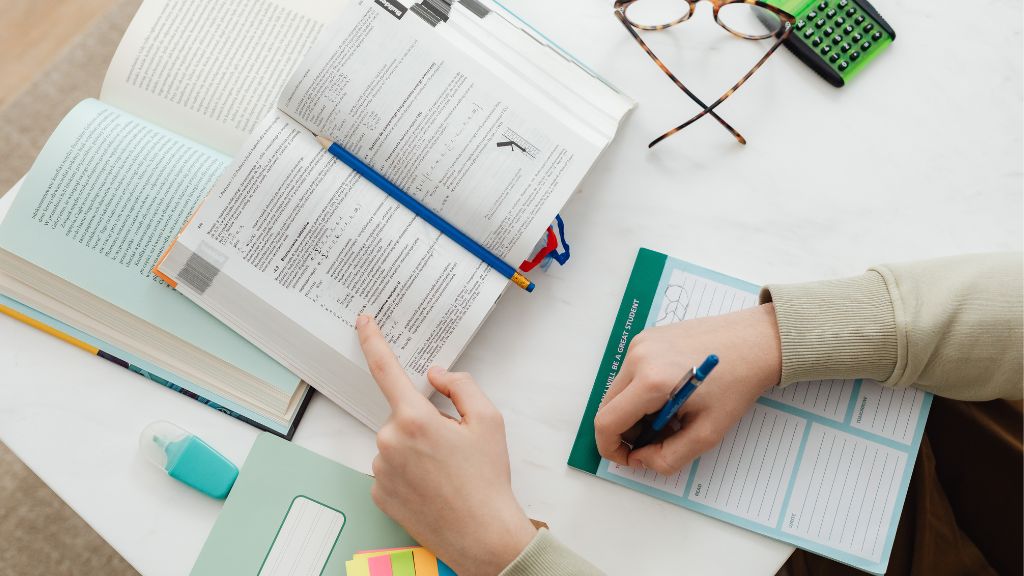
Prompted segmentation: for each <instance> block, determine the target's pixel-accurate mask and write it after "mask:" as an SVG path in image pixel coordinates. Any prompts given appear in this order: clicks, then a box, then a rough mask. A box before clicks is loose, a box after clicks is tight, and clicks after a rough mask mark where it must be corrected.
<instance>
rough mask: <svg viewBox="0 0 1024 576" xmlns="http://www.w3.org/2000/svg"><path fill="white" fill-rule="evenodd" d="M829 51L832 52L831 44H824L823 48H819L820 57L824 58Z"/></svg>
mask: <svg viewBox="0 0 1024 576" xmlns="http://www.w3.org/2000/svg"><path fill="white" fill-rule="evenodd" d="M831 51H832V45H831V44H825V45H824V46H822V47H821V50H820V52H821V55H822V56H824V55H825V54H828V53H829V52H831Z"/></svg>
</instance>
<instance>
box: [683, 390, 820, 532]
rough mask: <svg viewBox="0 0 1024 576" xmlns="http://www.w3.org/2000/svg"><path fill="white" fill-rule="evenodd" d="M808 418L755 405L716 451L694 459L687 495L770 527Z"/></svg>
mask: <svg viewBox="0 0 1024 576" xmlns="http://www.w3.org/2000/svg"><path fill="white" fill-rule="evenodd" d="M804 426H806V420H804V419H803V418H800V417H799V416H794V415H792V414H786V413H785V412H781V411H779V410H775V409H774V408H769V407H767V406H761V405H755V406H754V409H753V410H751V411H750V412H747V414H746V415H745V416H743V418H741V419H740V422H739V424H738V425H736V426H735V427H733V429H732V430H730V431H729V433H728V434H726V435H725V439H724V440H722V443H721V444H719V445H718V446H717V447H716V448H715V449H714V450H712V451H710V452H708V453H706V454H704V455H703V456H701V457H700V459H699V460H698V461H697V474H696V475H695V476H694V479H693V486H692V487H691V488H690V492H689V494H688V495H687V497H688V498H689V499H690V500H692V501H694V502H699V503H701V504H704V505H706V506H710V507H711V508H715V509H717V510H722V511H723V512H728V513H729V514H732V515H734V516H739V517H741V518H746V519H747V520H750V521H753V522H757V523H759V524H763V525H765V526H770V527H774V526H775V524H776V522H777V520H778V517H779V509H780V508H781V507H782V502H783V499H784V498H785V493H786V489H787V488H788V487H789V478H790V476H791V475H792V473H793V466H794V464H795V463H796V455H797V452H798V451H799V448H800V442H801V440H802V439H803V433H804Z"/></svg>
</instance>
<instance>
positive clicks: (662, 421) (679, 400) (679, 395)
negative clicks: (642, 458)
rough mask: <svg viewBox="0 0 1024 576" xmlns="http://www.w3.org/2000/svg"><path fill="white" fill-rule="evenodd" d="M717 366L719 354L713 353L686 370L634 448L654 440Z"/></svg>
mask: <svg viewBox="0 0 1024 576" xmlns="http://www.w3.org/2000/svg"><path fill="white" fill-rule="evenodd" d="M715 366H718V356H715V355H714V354H711V355H710V356H708V357H707V358H705V359H704V362H703V363H702V364H701V365H700V367H699V368H691V369H689V370H688V371H687V372H686V375H684V376H683V378H682V379H681V380H680V381H679V384H680V386H679V388H678V390H676V391H674V392H672V394H670V395H669V399H668V402H666V403H665V406H664V407H663V408H662V409H661V412H658V416H657V417H656V418H655V419H654V424H653V425H651V426H650V427H649V428H646V429H645V430H644V431H643V432H641V433H640V436H639V437H637V439H636V442H634V443H633V449H634V450H637V449H639V448H643V447H644V446H647V445H648V444H650V443H651V442H653V441H654V438H655V437H656V436H657V435H658V432H661V431H662V429H664V428H665V426H667V425H668V423H669V422H670V421H671V420H672V418H673V417H674V416H675V415H676V412H678V411H679V409H680V408H682V406H683V403H684V402H686V399H687V398H689V397H690V395H691V394H693V393H694V391H696V390H697V388H698V387H699V386H700V385H701V383H702V382H704V379H705V378H707V377H708V374H711V371H712V370H714V369H715Z"/></svg>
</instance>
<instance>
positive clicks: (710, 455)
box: [569, 249, 932, 574]
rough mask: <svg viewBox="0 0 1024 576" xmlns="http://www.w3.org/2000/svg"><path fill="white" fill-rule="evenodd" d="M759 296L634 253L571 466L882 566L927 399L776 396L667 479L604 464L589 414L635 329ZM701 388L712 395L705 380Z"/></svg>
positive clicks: (731, 307) (866, 394)
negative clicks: (704, 387)
mask: <svg viewBox="0 0 1024 576" xmlns="http://www.w3.org/2000/svg"><path fill="white" fill-rule="evenodd" d="M757 294H758V287H757V286H756V285H754V284H750V283H749V282H744V281H742V280H737V279H736V278H731V277H729V276H726V275H724V274H719V273H718V272H714V271H712V270H708V269H706V268H702V267H700V266H696V265H694V264H690V263H689V262H684V261H682V260H677V259H675V258H671V257H669V256H666V255H664V254H660V253H658V252H654V251H651V250H647V249H641V250H640V252H639V253H638V254H637V258H636V263H635V264H634V266H633V272H632V274H631V276H630V279H629V284H628V285H627V287H626V293H625V295H624V297H623V299H622V304H621V305H620V308H619V311H618V313H617V315H616V318H615V324H614V326H613V328H612V334H611V336H610V338H609V340H608V347H607V348H606V350H605V354H604V356H603V358H602V360H601V366H600V369H599V370H598V375H597V378H596V381H595V383H594V388H593V390H592V392H591V395H590V399H589V401H588V403H587V409H586V412H585V413H584V416H583V421H582V422H581V424H580V429H579V432H578V433H577V436H576V441H575V443H574V445H573V449H572V453H571V455H570V457H569V465H570V466H572V467H574V468H577V469H579V470H582V471H584V472H588V473H590V474H594V475H596V476H598V477H600V478H604V479H605V480H608V481H611V482H615V483H616V484H621V485H622V486H625V487H627V488H631V489H633V490H636V491H639V492H643V493H644V494H648V495H650V496H654V497H655V498H660V499H662V500H665V501H667V502H671V503H673V504H676V505H679V506H682V507H684V508H689V509H691V510H695V511H697V512H700V513H702V514H706V515H708V516H711V517H713V518H717V519H719V520H723V521H725V522H729V523H730V524H735V525H737V526H741V527H743V528H746V529H748V530H752V531H754V532H758V533H760V534H764V535H766V536H770V537H772V538H776V539H778V540H782V541H784V542H788V543H790V544H792V545H794V546H798V547H800V548H803V549H805V550H809V551H811V552H814V553H816V554H820V555H822V556H827V557H829V558H833V559H835V560H838V561H840V562H843V563H846V564H849V565H851V566H854V567H856V568H859V569H861V570H865V571H868V572H872V573H875V574H882V573H884V572H885V569H886V566H887V565H888V563H889V554H890V552H891V550H892V542H893V538H894V537H895V534H896V526H897V524H898V523H899V518H900V512H901V510H902V509H903V502H904V500H905V499H906V494H907V487H908V486H909V484H910V475H911V472H912V471H913V468H914V460H915V458H916V457H917V452H918V448H919V447H920V445H921V437H922V435H923V434H924V426H925V421H926V420H927V418H928V410H929V408H930V406H931V400H932V396H931V394H928V393H925V392H921V391H920V390H916V389H913V388H906V389H898V390H897V389H891V388H885V387H882V386H880V385H879V384H877V383H876V382H870V381H867V380H823V381H818V382H801V383H797V384H793V385H790V386H787V387H785V388H774V389H772V390H771V391H770V392H768V393H767V394H765V395H764V396H762V397H761V398H760V399H758V401H757V403H756V404H755V405H754V407H753V408H752V409H751V410H750V411H749V412H747V414H746V415H745V416H743V418H742V419H741V420H740V422H739V423H738V424H737V425H736V426H735V427H734V428H733V429H732V430H731V431H730V432H729V433H728V434H726V436H725V439H724V440H723V441H722V443H721V444H719V445H718V446H717V447H716V448H714V449H712V450H711V451H710V452H707V453H706V454H704V455H703V456H701V457H700V458H697V459H696V460H694V461H693V462H692V463H690V465H688V466H686V467H684V468H683V469H682V470H680V471H679V472H678V473H676V474H673V475H671V476H665V475H662V474H657V473H655V472H653V471H651V470H641V469H634V468H628V467H625V466H619V465H618V464H615V463H613V462H610V461H608V460H604V459H603V458H601V457H600V455H599V454H598V452H597V446H596V444H595V442H594V423H593V421H594V415H595V414H596V413H597V409H598V407H599V405H600V403H601V399H602V398H603V397H604V394H605V391H606V390H607V389H608V386H609V385H610V384H611V382H612V381H613V380H614V379H615V375H616V374H617V373H618V370H619V368H620V367H621V365H622V359H623V358H624V357H625V353H626V352H627V351H628V348H629V342H630V341H631V340H632V338H633V337H634V336H635V335H636V334H638V333H639V332H640V331H642V330H643V329H644V328H649V327H652V326H660V325H663V324H669V323H673V322H679V321H682V320H688V319H691V318H700V317H705V316H715V315H718V314H725V313H728V312H733V311H736V310H741V309H743V308H749V307H751V306H756V305H757ZM705 385H706V386H714V376H713V375H712V377H711V378H709V379H708V382H707V383H706V384H705Z"/></svg>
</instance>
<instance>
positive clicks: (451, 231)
mask: <svg viewBox="0 0 1024 576" xmlns="http://www.w3.org/2000/svg"><path fill="white" fill-rule="evenodd" d="M316 139H317V142H319V143H320V145H321V146H323V147H324V148H325V149H326V150H327V151H328V152H330V153H331V154H332V155H333V156H334V157H335V158H337V159H338V160H341V161H342V162H344V163H345V165H347V166H348V167H349V168H351V169H353V170H355V171H356V172H358V173H359V175H360V176H362V177H363V178H366V179H367V180H369V181H370V183H372V184H373V185H374V186H376V187H377V188H380V189H381V190H382V191H383V192H384V193H385V194H387V195H388V196H391V197H392V198H394V199H395V200H398V203H399V204H401V205H402V206H405V207H406V208H408V209H409V210H412V213H413V214H415V215H417V216H419V217H420V218H422V219H424V220H426V221H427V223H428V224H430V225H431V226H433V227H434V228H437V230H438V231H440V232H441V233H442V234H444V235H445V236H447V237H449V238H451V239H452V240H454V241H455V243H456V244H458V245H459V246H462V247H463V248H465V249H466V250H469V252H470V253H471V254H473V255H474V256H476V257H477V258H479V259H481V260H483V261H484V263H485V264H487V265H488V266H490V267H491V268H494V269H495V270H497V271H498V272H500V273H501V275H502V276H504V277H506V278H508V279H509V280H511V281H512V282H514V283H515V285H516V286H519V287H520V288H522V289H523V290H526V291H527V292H533V289H534V284H533V282H530V279H529V278H527V277H526V276H524V275H523V274H520V273H519V271H517V270H516V269H515V268H514V267H512V266H511V265H509V264H508V263H506V262H505V261H504V260H502V259H501V258H499V257H498V256H497V255H495V254H494V253H493V252H491V251H490V250H488V249H487V248H484V247H483V246H481V245H480V244H478V243H477V242H476V240H473V239H472V238H470V237H469V236H466V235H465V234H463V233H462V231H461V230H459V229H458V228H456V227H455V226H452V225H451V224H450V223H448V221H447V220H445V219H444V218H441V217H440V216H438V215H437V214H434V213H433V212H432V211H431V210H430V208H427V207H426V206H424V205H423V204H420V202H419V201H418V200H416V199H415V198H413V197H412V196H410V195H408V194H406V193H405V192H404V191H403V190H402V189H401V188H399V187H398V186H395V185H394V184H392V183H391V181H390V180H388V179H387V178H385V177H384V176H382V175H380V174H379V173H378V172H377V171H376V170H374V169H373V168H370V167H369V166H367V165H366V163H364V162H363V161H362V160H360V159H359V158H356V157H355V155H354V154H352V153H351V152H349V151H348V150H345V149H344V148H342V147H341V145H340V144H338V143H337V142H331V140H330V139H328V138H324V137H323V136H317V137H316Z"/></svg>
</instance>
